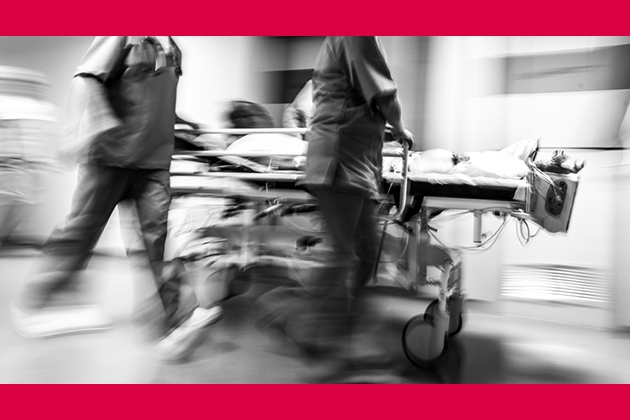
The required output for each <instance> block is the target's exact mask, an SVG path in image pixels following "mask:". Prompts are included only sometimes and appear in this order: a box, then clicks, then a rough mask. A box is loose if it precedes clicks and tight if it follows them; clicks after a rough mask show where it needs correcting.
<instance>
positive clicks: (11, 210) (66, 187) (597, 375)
mask: <svg viewBox="0 0 630 420" xmlns="http://www.w3.org/2000/svg"><path fill="white" fill-rule="evenodd" d="M164 13H165V15H166V14H167V12H166V10H165V11H164ZM165 17H166V16H165ZM165 28H166V27H165ZM286 29H287V32H290V31H289V28H288V27H287V28H286ZM366 29H368V26H366ZM369 29H370V30H372V31H374V32H379V31H380V29H379V28H378V27H377V26H374V27H371V28H369ZM167 30H168V29H167ZM156 31H157V30H156ZM100 32H107V31H100ZM331 32H332V31H331ZM362 32H367V30H366V31H362ZM385 32H386V31H385ZM446 32H447V33H448V31H446ZM471 32H472V31H471ZM542 32H544V31H542ZM629 147H630V36H612V35H609V36H603V35H602V36H595V35H589V36H586V35H580V36H577V35H575V36H569V35H566V36H561V35H553V36H552V35H549V36H541V35H536V36H534V35H530V36H501V35H488V36H473V35H470V36H467V35H457V36H456V35H426V36H253V35H252V36H236V35H229V36H228V35H226V36H192V35H190V36H0V288H1V292H0V383H1V384H423V385H436V384H479V385H480V384H628V383H630V254H629V253H628V252H629V251H628V250H629V249H630V212H629V211H628V209H630V152H629V149H628V148H629Z"/></svg>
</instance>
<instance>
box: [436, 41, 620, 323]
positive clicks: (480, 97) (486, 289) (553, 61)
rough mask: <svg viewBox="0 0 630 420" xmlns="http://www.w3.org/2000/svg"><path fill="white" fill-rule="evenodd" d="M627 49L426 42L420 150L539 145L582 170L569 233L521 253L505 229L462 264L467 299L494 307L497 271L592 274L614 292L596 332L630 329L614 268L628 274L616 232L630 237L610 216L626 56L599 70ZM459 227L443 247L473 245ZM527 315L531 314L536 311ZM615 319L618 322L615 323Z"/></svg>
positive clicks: (542, 239) (545, 238) (466, 229)
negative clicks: (552, 268)
mask: <svg viewBox="0 0 630 420" xmlns="http://www.w3.org/2000/svg"><path fill="white" fill-rule="evenodd" d="M628 43H630V39H629V38H628V37H436V38H432V39H431V45H430V56H429V70H428V71H429V76H428V80H429V83H428V91H427V105H426V109H427V111H426V114H425V131H424V138H425V143H424V144H425V146H426V148H445V149H449V150H452V151H456V152H463V151H483V150H495V149H500V148H502V147H505V146H507V145H509V144H512V143H514V142H516V141H519V140H522V139H526V138H535V137H538V136H541V146H542V147H543V149H542V150H541V152H540V155H539V157H540V158H545V157H549V155H550V154H551V152H552V151H553V150H554V149H566V152H567V153H569V154H570V155H572V156H574V157H578V158H582V159H585V160H586V162H587V166H586V168H585V169H584V170H583V171H582V172H581V180H580V186H579V190H578V194H577V196H576V201H575V203H574V212H573V215H572V220H571V225H570V230H569V232H568V233H567V234H554V235H551V234H547V233H545V232H543V233H541V234H540V235H539V236H537V237H536V238H535V239H533V240H532V243H530V244H529V245H527V246H525V247H523V246H521V245H520V243H519V242H518V239H517V237H516V234H515V228H514V227H511V228H510V229H509V230H507V231H506V232H505V233H504V235H503V236H502V238H501V240H500V241H499V243H498V244H497V246H496V247H495V248H494V249H492V250H491V251H489V252H485V253H475V254H466V255H465V257H464V278H465V285H466V288H467V289H468V293H469V297H472V298H476V299H480V300H487V301H495V302H496V301H498V300H500V288H501V277H502V269H501V267H503V266H506V265H511V264H524V265H528V264H529V265H535V264H566V265H571V266H575V267H587V268H596V269H599V270H601V272H602V273H605V274H604V275H606V276H607V277H606V281H607V283H606V284H602V285H601V287H604V288H607V289H610V290H611V293H612V299H613V301H614V305H613V306H610V305H611V303H613V302H609V303H608V306H607V307H606V309H607V310H608V311H607V312H606V313H603V312H602V311H600V312H598V313H597V314H596V316H597V320H596V321H594V322H595V323H596V324H597V325H599V326H601V325H606V326H612V325H614V326H616V327H619V326H624V325H630V324H629V322H630V321H629V320H628V317H630V312H629V311H627V310H625V309H623V308H626V307H628V305H627V303H626V302H629V301H630V292H629V289H628V287H627V286H625V284H626V283H627V282H625V281H624V280H625V279H623V280H621V279H619V276H620V275H621V272H622V271H623V270H620V269H618V267H619V265H620V264H624V267H626V266H627V264H626V263H625V260H624V261H622V258H623V256H622V254H623V252H622V251H620V250H621V249H624V248H626V249H627V245H625V242H627V241H626V239H625V238H626V237H627V235H623V234H620V232H621V231H623V232H625V231H627V228H626V227H624V226H625V225H627V224H628V223H627V222H626V223H625V224H624V225H622V224H621V222H620V221H619V219H617V220H616V214H617V215H623V214H625V208H624V210H622V208H623V206H625V205H627V202H628V200H627V199H626V200H620V199H619V189H620V188H621V189H622V190H623V188H622V187H620V186H619V185H618V180H619V179H620V178H618V174H617V172H618V164H619V162H620V161H621V158H622V155H621V152H620V151H618V150H616V148H617V147H618V146H620V145H621V144H620V141H619V137H618V130H619V126H620V123H621V121H622V118H623V116H624V114H625V112H626V109H627V105H628V99H629V98H630V90H628V87H630V86H627V81H623V80H622V83H621V84H619V83H617V81H618V80H620V77H621V79H623V74H624V73H627V66H626V65H625V60H626V59H625V57H624V56H625V54H622V55H623V56H622V55H620V54H617V56H610V57H612V61H610V57H608V58H606V57H604V58H605V60H604V61H603V62H602V61H601V60H602V54H600V52H604V53H605V52H606V51H608V50H607V48H608V47H621V48H620V49H619V51H624V48H623V46H627V44H628ZM606 60H608V61H606ZM572 83H573V85H571V84H572ZM589 84H590V85H596V88H589V86H590V85H589ZM607 84H608V86H607ZM626 189H627V188H626ZM627 219H628V218H627V217H625V219H623V220H627ZM467 223H468V224H467ZM494 223H495V222H494V221H493V220H492V216H488V217H486V218H485V219H484V224H485V226H486V229H487V231H488V232H491V231H492V230H493V229H494V227H495V226H496V225H495V224H494ZM456 226H457V228H454V229H453V230H455V231H456V232H451V233H449V235H450V236H448V239H451V240H454V241H455V242H457V243H460V242H461V243H470V238H471V236H470V235H471V231H472V220H469V221H468V222H466V221H463V222H460V224H459V225H456ZM620 237H622V238H623V239H620ZM626 259H627V258H626ZM626 268H627V267H626ZM614 272H617V273H618V274H616V275H613V273H614ZM614 291H616V292H617V293H614ZM619 292H622V293H623V295H624V296H620V295H619ZM528 310H529V313H530V314H532V313H535V311H536V310H539V309H535V310H532V309H531V308H530V309H528ZM611 312H612V313H613V314H614V313H616V315H615V317H614V319H613V318H611V317H610V316H609V315H610V313H611ZM584 313H586V312H584ZM573 315H574V316H575V314H573ZM590 315H591V313H589V314H588V315H586V316H590Z"/></svg>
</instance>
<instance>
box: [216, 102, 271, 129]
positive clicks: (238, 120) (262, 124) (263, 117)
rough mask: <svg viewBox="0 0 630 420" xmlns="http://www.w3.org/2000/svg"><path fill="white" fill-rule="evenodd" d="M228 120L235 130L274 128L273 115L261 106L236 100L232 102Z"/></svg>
mask: <svg viewBox="0 0 630 420" xmlns="http://www.w3.org/2000/svg"><path fill="white" fill-rule="evenodd" d="M227 119H228V121H229V122H230V123H231V124H232V127H233V128H274V127H275V124H274V122H273V118H272V117H271V114H270V113H269V112H268V111H267V110H266V109H265V107H263V106H262V105H260V104H257V103H255V102H250V101H243V100H235V101H232V102H230V104H229V107H228V111H227Z"/></svg>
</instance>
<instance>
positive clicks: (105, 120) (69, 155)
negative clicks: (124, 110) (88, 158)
mask: <svg viewBox="0 0 630 420" xmlns="http://www.w3.org/2000/svg"><path fill="white" fill-rule="evenodd" d="M121 125H122V121H121V120H120V118H118V116H117V115H116V113H115V112H114V110H113V109H112V107H111V104H110V102H109V99H108V98H107V94H106V92H105V88H104V87H103V84H102V83H101V82H100V80H98V79H96V78H93V77H84V76H81V75H80V76H76V77H74V78H73V79H72V84H71V86H70V94H69V98H68V108H67V111H66V121H65V126H64V132H63V138H62V145H61V150H60V152H61V155H62V156H61V158H62V159H63V160H64V161H66V162H68V163H69V162H75V161H76V160H78V159H79V158H80V157H81V156H82V155H83V154H84V153H85V152H87V149H88V147H89V145H90V144H91V143H92V141H93V140H94V138H95V137H96V136H97V135H99V134H100V133H103V132H105V131H108V130H112V129H114V128H116V127H120V126H121Z"/></svg>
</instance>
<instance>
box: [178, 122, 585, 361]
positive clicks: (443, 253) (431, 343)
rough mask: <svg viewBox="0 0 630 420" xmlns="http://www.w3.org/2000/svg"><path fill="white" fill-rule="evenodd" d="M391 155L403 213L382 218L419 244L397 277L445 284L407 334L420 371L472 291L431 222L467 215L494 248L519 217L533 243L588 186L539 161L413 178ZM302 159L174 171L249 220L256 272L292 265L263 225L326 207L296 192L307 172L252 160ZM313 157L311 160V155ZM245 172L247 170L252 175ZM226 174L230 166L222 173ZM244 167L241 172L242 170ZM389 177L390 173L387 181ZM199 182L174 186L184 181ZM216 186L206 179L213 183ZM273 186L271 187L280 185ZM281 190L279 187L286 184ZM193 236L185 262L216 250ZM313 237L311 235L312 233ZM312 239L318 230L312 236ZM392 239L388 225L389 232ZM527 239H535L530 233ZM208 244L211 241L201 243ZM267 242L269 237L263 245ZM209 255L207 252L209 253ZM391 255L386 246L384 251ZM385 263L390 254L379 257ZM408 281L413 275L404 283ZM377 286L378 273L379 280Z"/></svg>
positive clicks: (242, 259)
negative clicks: (482, 175) (487, 225)
mask: <svg viewBox="0 0 630 420" xmlns="http://www.w3.org/2000/svg"><path fill="white" fill-rule="evenodd" d="M305 131H306V130H304V129H243V130H240V129H238V130H235V129H222V130H204V131H201V132H203V133H206V134H232V135H247V134H259V133H265V134H272V133H278V134H295V133H304V132H305ZM384 156H385V157H395V158H400V159H402V161H403V164H402V166H401V168H402V170H401V171H400V173H397V174H386V176H384V179H383V186H384V189H385V190H386V191H388V194H386V195H385V196H384V197H383V199H384V200H385V201H389V202H393V203H395V207H394V210H395V211H394V210H392V212H391V213H390V214H389V215H387V216H382V217H383V218H385V219H386V221H385V226H387V224H390V223H395V224H397V225H399V226H402V228H403V229H404V231H405V232H407V234H408V235H409V238H411V237H413V240H409V242H408V246H406V247H405V250H404V257H405V258H406V262H407V263H406V264H405V269H404V270H399V271H397V274H396V275H397V276H398V277H399V278H398V280H397V282H398V283H399V284H400V285H402V286H403V287H404V288H405V289H407V290H408V291H409V293H411V294H412V295H418V294H419V293H418V291H419V289H421V288H422V287H423V286H430V287H436V288H437V298H435V299H434V300H432V301H431V303H430V304H429V305H428V307H427V308H426V310H425V311H424V313H423V314H421V315H417V316H414V317H412V318H411V319H409V321H408V322H407V323H406V325H405V327H404V328H403V331H402V345H403V350H404V352H405V355H406V356H407V358H408V359H409V361H410V362H411V363H412V364H414V365H416V366H418V367H422V368H425V367H431V366H434V365H436V364H437V363H438V362H439V361H440V360H441V359H443V357H444V355H445V353H446V350H447V347H448V340H449V337H452V336H454V335H456V334H457V333H458V332H460V331H461V329H462V326H463V316H464V300H465V299H464V293H463V291H462V286H461V272H462V270H461V252H462V249H458V248H454V247H449V246H446V245H444V244H443V243H441V242H440V241H439V239H437V238H436V237H435V235H434V232H433V230H432V228H431V226H430V222H431V219H432V218H433V217H434V216H435V215H436V214H439V213H441V212H442V211H444V210H461V211H465V212H471V213H472V214H473V242H474V243H476V244H478V247H477V249H479V250H484V249H487V248H484V247H489V246H488V244H490V246H491V245H492V244H493V243H494V242H496V239H497V237H498V235H500V233H501V230H502V229H503V227H504V226H505V223H506V222H507V220H508V219H509V218H514V219H516V221H517V223H518V224H519V226H520V229H521V233H522V231H523V229H524V228H525V229H526V231H527V237H526V238H525V239H526V240H529V238H530V237H533V236H534V235H530V234H529V225H528V223H529V222H533V223H535V224H537V225H538V226H539V227H540V228H541V229H544V230H546V231H548V232H566V231H567V230H568V226H569V221H570V216H571V212H572V207H573V201H574V198H575V193H576V189H577V186H578V181H579V179H578V176H577V174H569V175H561V174H555V173H544V172H542V171H540V170H539V169H537V168H536V167H535V166H534V165H533V164H532V163H531V161H532V160H533V157H534V156H535V151H534V153H533V154H532V155H531V156H530V161H529V165H528V166H529V168H530V169H531V171H530V173H529V174H528V176H527V178H526V179H519V180H506V181H501V182H498V181H496V180H489V179H479V180H475V181H474V182H470V180H466V181H462V180H461V179H459V178H452V177H447V176H426V174H421V175H419V176H416V175H410V174H409V172H408V164H407V160H408V157H409V152H408V150H407V147H406V145H403V148H402V151H401V152H390V153H384ZM296 157H297V158H299V157H300V155H297V156H296V155H295V154H291V153H286V154H283V153H278V152H274V153H273V156H270V155H269V153H267V152H260V151H251V152H238V153H234V152H230V151H229V150H225V151H196V152H184V153H178V154H175V155H174V161H175V162H177V161H191V160H193V161H195V160H208V159H218V160H219V161H222V162H224V163H225V162H226V161H227V162H228V163H229V164H230V165H218V166H214V167H211V169H210V170H207V168H206V169H205V170H201V171H193V172H191V171H183V172H181V171H177V170H174V169H173V167H172V169H171V182H172V184H173V187H172V189H173V195H174V196H176V197H181V196H191V195H192V196H199V195H201V196H214V197H222V198H223V199H226V200H228V201H230V202H231V204H230V205H228V206H227V208H224V209H223V210H222V217H223V218H226V217H231V216H234V215H235V214H240V215H241V216H242V217H241V219H240V221H239V223H237V225H238V229H240V243H239V244H238V246H237V249H236V250H233V251H232V258H231V259H230V263H229V265H230V267H232V268H234V267H236V268H237V269H238V270H246V269H248V268H249V267H252V266H255V265H265V264H277V263H278V261H282V260H286V256H284V257H283V256H282V255H280V254H278V253H273V252H268V250H266V249H265V246H264V244H263V243H260V239H261V238H263V236H259V237H258V241H256V240H254V238H253V237H252V235H251V232H252V228H254V227H255V226H256V225H257V224H258V223H259V222H260V221H261V220H263V219H265V218H266V217H268V216H271V217H274V218H277V219H281V218H283V217H286V216H287V215H294V214H299V213H303V212H313V211H317V203H316V200H315V199H314V198H313V197H312V196H310V195H309V194H307V193H306V192H305V191H302V190H301V189H299V188H297V187H295V183H296V182H297V181H299V180H300V179H302V178H303V176H304V174H303V173H302V172H301V171H300V170H278V169H277V168H276V167H274V165H273V164H271V163H269V164H268V165H266V166H265V165H261V164H259V163H255V162H252V161H251V160H250V159H251V158H296ZM302 157H303V156H302ZM242 167H245V168H246V170H242ZM217 168H220V169H217ZM236 168H241V169H237V170H235V169H236ZM387 175H389V176H387ZM180 177H181V178H183V179H188V180H191V179H192V180H194V182H183V183H182V182H174V181H175V180H176V179H177V178H180ZM226 178H228V179H230V180H238V184H237V185H236V186H235V185H233V184H230V183H228V184H222V183H220V182H219V183H216V182H212V181H213V180H215V181H216V180H221V179H223V180H224V179H226ZM208 180H210V182H205V183H204V182H203V181H208ZM270 187H271V188H270ZM276 187H277V188H276ZM486 213H491V214H493V215H495V216H497V217H500V218H502V219H503V224H502V225H501V227H500V228H499V229H497V231H496V232H495V234H494V235H492V236H491V238H490V239H489V240H483V237H482V221H483V217H482V216H483V215H484V214H486ZM195 230H196V233H195V235H193V236H192V238H193V240H192V241H191V242H189V243H188V244H184V246H183V247H182V248H181V249H180V254H179V258H183V259H188V260H194V259H199V257H200V256H202V254H204V253H207V252H208V251H207V250H208V247H206V248H203V247H198V246H197V247H195V246H190V247H188V248H189V249H190V248H192V249H195V250H196V251H193V252H189V251H187V250H185V248H186V245H191V244H192V245H195V244H199V243H203V239H204V238H203V232H204V231H205V230H204V226H203V225H202V226H198V227H197V228H196V229H195ZM302 233H304V232H302ZM306 233H308V232H306ZM383 234H385V227H384V228H383ZM316 236H317V235H316V234H315V235H313V236H306V237H302V242H303V244H302V245H304V246H308V245H310V244H316V243H317V242H318V241H317V240H315V239H316V238H315V237H316ZM522 236H525V235H522ZM200 241H201V242H200ZM263 241H264V240H263ZM204 249H205V250H204ZM381 251H382V250H381ZM379 259H380V258H379ZM430 267H433V268H435V269H437V272H438V273H439V274H438V276H437V278H432V277H431V276H430V275H429V268H430ZM400 277H405V278H404V279H403V278H400ZM374 279H375V280H374V281H375V282H376V275H375V277H374Z"/></svg>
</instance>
